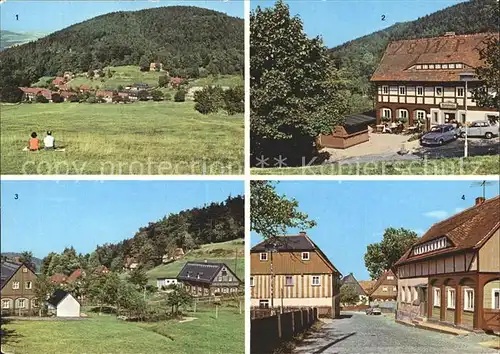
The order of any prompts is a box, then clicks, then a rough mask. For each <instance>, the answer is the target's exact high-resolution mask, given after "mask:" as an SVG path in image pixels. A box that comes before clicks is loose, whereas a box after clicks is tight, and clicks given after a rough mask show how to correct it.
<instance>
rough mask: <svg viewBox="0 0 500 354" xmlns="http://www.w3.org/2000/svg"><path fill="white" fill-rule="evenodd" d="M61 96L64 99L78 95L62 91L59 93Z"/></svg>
mask: <svg viewBox="0 0 500 354" xmlns="http://www.w3.org/2000/svg"><path fill="white" fill-rule="evenodd" d="M59 94H60V95H61V97H64V98H69V97H71V96H75V95H76V93H74V92H70V91H61V92H59Z"/></svg>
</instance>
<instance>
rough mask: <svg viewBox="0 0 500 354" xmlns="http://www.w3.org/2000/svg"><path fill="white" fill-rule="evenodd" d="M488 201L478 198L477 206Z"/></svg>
mask: <svg viewBox="0 0 500 354" xmlns="http://www.w3.org/2000/svg"><path fill="white" fill-rule="evenodd" d="M485 200H486V199H484V198H483V197H477V198H476V205H479V204H482V203H483V202H484V201H485Z"/></svg>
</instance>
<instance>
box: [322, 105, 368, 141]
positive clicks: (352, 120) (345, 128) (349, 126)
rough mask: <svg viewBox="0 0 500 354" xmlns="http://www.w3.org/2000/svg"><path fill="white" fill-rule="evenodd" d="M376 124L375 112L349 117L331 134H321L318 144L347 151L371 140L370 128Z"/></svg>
mask: <svg viewBox="0 0 500 354" xmlns="http://www.w3.org/2000/svg"><path fill="white" fill-rule="evenodd" d="M375 122H376V118H375V112H374V111H372V112H365V113H362V114H353V115H350V116H347V117H345V118H344V122H343V124H342V125H338V126H336V127H334V128H333V130H332V133H331V134H329V135H324V134H321V135H320V136H319V137H318V143H319V145H320V146H322V147H328V148H334V149H347V148H350V147H351V146H354V145H358V144H361V143H364V142H367V141H369V140H370V136H369V134H368V126H369V125H372V124H374V123H375Z"/></svg>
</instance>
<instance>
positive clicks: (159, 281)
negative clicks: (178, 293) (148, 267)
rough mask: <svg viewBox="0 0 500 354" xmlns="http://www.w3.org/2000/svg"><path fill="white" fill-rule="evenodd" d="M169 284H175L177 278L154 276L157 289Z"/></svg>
mask: <svg viewBox="0 0 500 354" xmlns="http://www.w3.org/2000/svg"><path fill="white" fill-rule="evenodd" d="M169 285H177V278H156V287H157V288H158V289H161V288H162V287H163V286H165V287H167V286H169Z"/></svg>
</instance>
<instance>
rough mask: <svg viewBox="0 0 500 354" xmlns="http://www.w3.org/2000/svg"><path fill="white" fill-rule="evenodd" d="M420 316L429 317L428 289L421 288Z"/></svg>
mask: <svg viewBox="0 0 500 354" xmlns="http://www.w3.org/2000/svg"><path fill="white" fill-rule="evenodd" d="M420 316H423V317H427V288H420Z"/></svg>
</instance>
